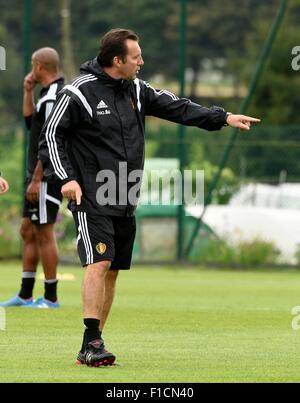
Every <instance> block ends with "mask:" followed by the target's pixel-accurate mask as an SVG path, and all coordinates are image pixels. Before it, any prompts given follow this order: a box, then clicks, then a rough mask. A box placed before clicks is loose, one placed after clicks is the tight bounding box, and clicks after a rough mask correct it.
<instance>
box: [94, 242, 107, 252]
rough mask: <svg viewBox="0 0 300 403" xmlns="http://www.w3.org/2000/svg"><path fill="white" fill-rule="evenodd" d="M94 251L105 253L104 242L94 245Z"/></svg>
mask: <svg viewBox="0 0 300 403" xmlns="http://www.w3.org/2000/svg"><path fill="white" fill-rule="evenodd" d="M96 251H97V252H98V253H99V254H100V255H103V253H105V251H106V245H105V243H102V242H99V243H98V244H97V245H96Z"/></svg>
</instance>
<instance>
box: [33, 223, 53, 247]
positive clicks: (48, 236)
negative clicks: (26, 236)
mask: <svg viewBox="0 0 300 403" xmlns="http://www.w3.org/2000/svg"><path fill="white" fill-rule="evenodd" d="M36 231H37V237H38V242H39V244H40V245H41V246H42V245H52V243H53V242H54V241H55V236H54V225H53V224H41V225H37V228H36Z"/></svg>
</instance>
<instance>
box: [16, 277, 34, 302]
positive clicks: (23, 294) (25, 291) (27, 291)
mask: <svg viewBox="0 0 300 403" xmlns="http://www.w3.org/2000/svg"><path fill="white" fill-rule="evenodd" d="M34 283H35V278H22V283H21V290H20V292H19V294H18V295H19V297H20V298H23V299H28V298H31V297H32V292H33V287H34Z"/></svg>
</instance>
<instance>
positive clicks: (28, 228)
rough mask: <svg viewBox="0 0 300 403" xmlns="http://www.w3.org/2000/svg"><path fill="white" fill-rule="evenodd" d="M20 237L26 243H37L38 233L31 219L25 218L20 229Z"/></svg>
mask: <svg viewBox="0 0 300 403" xmlns="http://www.w3.org/2000/svg"><path fill="white" fill-rule="evenodd" d="M20 235H21V237H22V239H23V241H24V242H35V240H36V232H35V228H34V225H33V224H32V222H31V221H30V219H29V218H23V220H22V223H21V227H20Z"/></svg>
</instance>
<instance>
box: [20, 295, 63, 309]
mask: <svg viewBox="0 0 300 403" xmlns="http://www.w3.org/2000/svg"><path fill="white" fill-rule="evenodd" d="M23 307H24V308H40V309H48V308H59V307H60V304H59V302H58V301H57V302H52V301H49V300H48V299H45V298H43V297H42V298H38V299H37V300H35V301H32V303H31V304H27V305H23Z"/></svg>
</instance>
